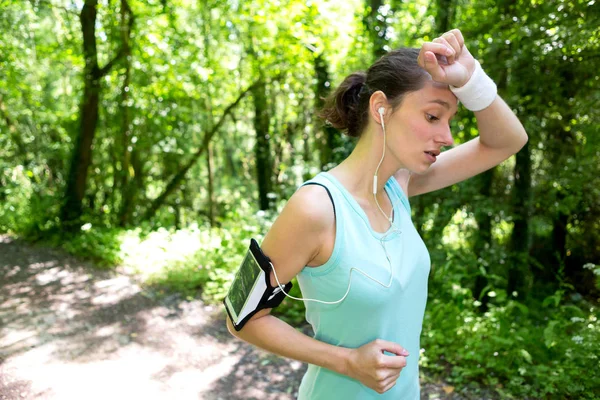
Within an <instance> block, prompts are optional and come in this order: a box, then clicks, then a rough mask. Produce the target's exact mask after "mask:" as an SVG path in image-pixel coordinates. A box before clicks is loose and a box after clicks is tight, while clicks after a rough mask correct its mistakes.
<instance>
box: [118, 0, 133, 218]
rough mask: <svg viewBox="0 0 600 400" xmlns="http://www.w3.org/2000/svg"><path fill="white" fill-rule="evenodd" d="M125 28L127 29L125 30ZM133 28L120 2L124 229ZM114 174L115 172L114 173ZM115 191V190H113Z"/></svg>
mask: <svg viewBox="0 0 600 400" xmlns="http://www.w3.org/2000/svg"><path fill="white" fill-rule="evenodd" d="M127 27H128V28H129V29H127ZM132 27H133V14H132V13H131V9H129V5H128V4H127V2H126V1H125V0H121V41H122V43H123V49H124V50H123V52H124V58H125V76H124V77H123V87H122V88H121V110H122V112H123V114H122V117H121V150H122V152H123V153H122V157H121V179H120V182H119V184H120V189H121V198H122V201H121V209H120V211H119V226H121V227H125V226H126V225H127V224H128V223H129V221H128V219H127V218H128V216H129V208H130V207H131V201H132V196H133V188H131V187H130V186H131V183H130V180H129V177H130V174H131V172H130V169H131V165H130V159H131V150H130V148H131V146H134V145H135V144H134V143H131V126H130V123H131V122H130V121H131V117H130V115H129V98H130V97H129V93H130V89H131V88H130V87H129V85H130V75H131V47H130V45H129V39H130V35H129V34H130V33H131V29H132ZM115 172H116V171H115ZM113 190H116V188H113Z"/></svg>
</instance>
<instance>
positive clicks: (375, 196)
mask: <svg viewBox="0 0 600 400" xmlns="http://www.w3.org/2000/svg"><path fill="white" fill-rule="evenodd" d="M384 110H385V109H384V108H383V107H380V108H379V110H378V112H379V116H380V117H381V127H382V129H383V151H382V154H381V160H380V161H379V164H378V165H377V169H376V170H375V175H374V176H373V197H374V198H375V203H376V204H377V207H378V208H379V211H381V213H382V214H383V216H384V217H385V218H386V219H387V220H388V221H389V223H390V228H394V229H388V232H387V233H386V234H384V235H383V236H382V237H381V239H380V243H381V247H383V251H384V253H385V258H386V259H387V261H388V265H389V266H390V281H389V282H388V283H387V285H386V284H384V283H381V282H380V281H379V280H377V279H375V278H373V277H372V276H370V275H369V274H367V273H366V272H364V271H361V270H360V269H358V268H356V267H351V268H350V274H349V275H348V287H347V289H346V293H344V295H343V296H342V298H341V299H339V300H336V301H324V300H317V299H309V298H302V297H294V296H291V295H289V294H287V293H286V291H285V290H284V287H283V285H282V284H281V283H280V282H279V278H278V277H277V272H275V267H274V266H273V263H269V264H271V269H272V270H273V275H274V276H275V280H276V281H277V286H278V288H279V290H281V291H282V292H283V294H285V295H286V296H287V297H289V298H290V299H293V300H299V301H314V302H316V303H322V304H337V303H340V302H342V301H344V299H345V298H346V296H348V293H350V288H351V287H352V272H354V271H357V272H359V273H361V274H362V275H364V276H365V277H367V278H369V279H371V280H372V281H374V282H376V283H378V284H379V285H381V286H383V287H384V288H386V289H387V288H389V287H390V286H391V285H392V280H393V279H394V268H393V266H392V261H391V260H390V256H389V254H388V252H387V249H386V248H385V243H384V241H385V238H386V237H387V236H388V235H390V234H392V233H395V232H399V233H400V234H402V231H401V230H400V229H398V228H397V227H396V225H395V224H394V222H393V220H392V217H393V211H394V207H393V204H392V212H391V213H390V216H389V217H388V216H387V215H386V213H385V212H384V211H383V209H382V208H381V206H380V205H379V201H377V173H378V172H379V167H380V166H381V164H382V163H383V158H384V157H385V145H386V134H385V122H384V120H383V114H384ZM409 179H410V177H409ZM400 248H401V249H402V250H404V241H403V240H402V241H401V245H400ZM402 253H404V251H402ZM275 293H277V292H275ZM275 293H274V294H275Z"/></svg>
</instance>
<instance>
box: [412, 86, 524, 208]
mask: <svg viewBox="0 0 600 400" xmlns="http://www.w3.org/2000/svg"><path fill="white" fill-rule="evenodd" d="M475 117H476V118H477V127H478V129H479V137H477V138H475V139H473V140H471V141H469V142H467V143H463V144H461V145H459V146H456V147H454V148H453V149H451V150H448V151H444V152H443V153H441V154H440V155H439V156H438V159H437V162H436V163H435V164H433V165H432V166H431V168H430V169H429V170H428V171H427V172H426V173H425V174H422V175H416V174H414V175H413V176H412V178H411V180H410V183H409V186H408V195H409V196H416V195H419V194H423V193H428V192H432V191H434V190H438V189H442V188H445V187H447V186H450V185H453V184H455V183H458V182H462V181H464V180H465V179H468V178H470V177H472V176H475V175H477V174H479V173H481V172H484V171H487V170H488V169H490V168H492V167H494V166H496V165H498V164H500V163H501V162H503V161H504V160H506V159H507V158H509V157H510V156H512V155H513V154H515V153H516V152H518V151H519V150H520V149H521V148H522V147H523V146H524V145H525V143H527V140H528V138H527V133H526V132H525V129H524V128H523V125H521V122H520V121H519V119H518V118H517V116H516V115H515V114H514V113H513V112H512V110H511V109H510V108H509V107H508V106H507V105H506V103H505V102H504V100H502V98H501V97H500V96H497V97H496V99H495V100H494V101H493V102H492V104H490V106H489V107H487V108H485V109H483V110H481V111H477V112H475Z"/></svg>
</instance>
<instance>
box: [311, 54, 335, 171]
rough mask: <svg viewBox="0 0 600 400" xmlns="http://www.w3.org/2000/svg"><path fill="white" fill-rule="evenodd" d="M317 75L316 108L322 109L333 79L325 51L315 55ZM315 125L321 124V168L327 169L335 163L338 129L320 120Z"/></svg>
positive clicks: (319, 142)
mask: <svg viewBox="0 0 600 400" xmlns="http://www.w3.org/2000/svg"><path fill="white" fill-rule="evenodd" d="M314 65H315V75H316V77H317V85H316V87H315V102H316V104H315V105H316V109H317V110H320V109H321V108H322V107H323V103H324V100H323V99H324V98H325V97H327V95H329V92H330V91H331V80H330V78H329V65H328V64H327V60H326V59H325V57H324V56H323V53H321V54H319V55H318V56H316V57H315V61H314ZM314 125H315V126H319V127H321V128H320V131H318V133H317V135H315V138H316V140H317V143H318V147H319V155H320V159H319V160H320V162H321V170H327V169H329V168H328V164H332V163H334V160H333V149H334V148H335V147H336V137H337V135H338V133H337V130H336V129H335V128H333V127H332V126H331V125H328V124H323V123H321V122H320V121H319V122H318V123H316V124H314Z"/></svg>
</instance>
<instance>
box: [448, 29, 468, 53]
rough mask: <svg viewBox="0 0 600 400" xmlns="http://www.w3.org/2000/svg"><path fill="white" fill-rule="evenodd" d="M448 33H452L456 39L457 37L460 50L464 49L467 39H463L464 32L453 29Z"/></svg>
mask: <svg viewBox="0 0 600 400" xmlns="http://www.w3.org/2000/svg"><path fill="white" fill-rule="evenodd" d="M448 33H451V34H453V35H454V37H456V40H457V41H458V45H459V47H460V48H462V47H463V46H464V45H465V38H464V37H463V35H462V32H461V31H460V30H459V29H452V30H451V31H450V32H448Z"/></svg>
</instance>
